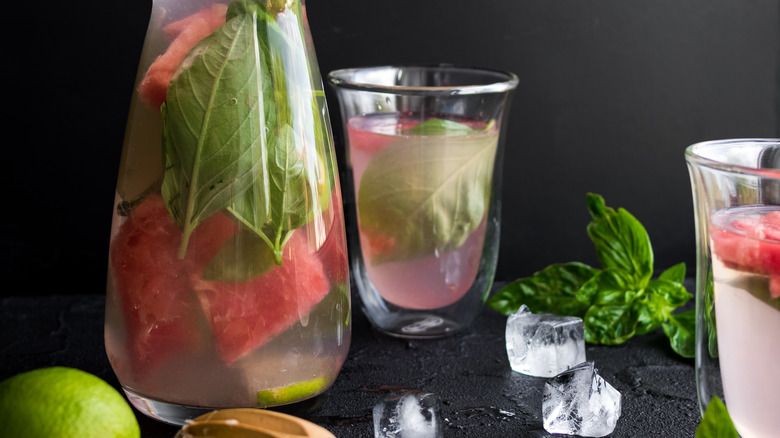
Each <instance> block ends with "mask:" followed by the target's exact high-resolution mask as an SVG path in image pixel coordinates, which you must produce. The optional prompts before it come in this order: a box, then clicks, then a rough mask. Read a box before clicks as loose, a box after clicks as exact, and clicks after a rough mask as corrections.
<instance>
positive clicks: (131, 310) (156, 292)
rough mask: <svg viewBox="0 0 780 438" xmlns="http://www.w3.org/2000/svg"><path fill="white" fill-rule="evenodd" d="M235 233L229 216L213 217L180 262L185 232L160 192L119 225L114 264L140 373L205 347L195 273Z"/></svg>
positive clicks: (197, 232) (113, 248) (134, 361)
mask: <svg viewBox="0 0 780 438" xmlns="http://www.w3.org/2000/svg"><path fill="white" fill-rule="evenodd" d="M236 231H237V226H236V225H235V224H234V223H233V222H232V221H231V220H230V219H229V218H228V217H227V216H225V215H224V214H215V215H213V216H212V217H210V218H209V219H207V220H206V221H204V222H203V223H202V224H201V225H200V226H199V227H198V228H196V230H195V231H194V233H193V237H192V239H193V240H194V241H195V242H196V244H195V245H190V246H189V247H188V252H187V257H186V258H185V259H184V260H181V259H179V258H178V251H179V245H180V243H181V230H180V229H179V227H178V226H177V225H176V223H175V222H174V221H173V220H172V219H171V217H170V216H169V214H168V211H167V209H166V208H165V204H164V203H163V200H162V198H161V197H160V196H159V195H152V196H149V197H148V198H147V199H145V200H144V201H143V202H142V203H141V204H139V205H138V206H137V207H136V208H135V209H133V210H132V212H131V213H130V215H129V217H128V219H127V220H126V221H125V222H124V223H123V224H122V226H121V227H120V228H119V231H118V232H117V235H116V236H115V237H114V239H113V240H112V241H111V248H110V256H111V268H112V274H113V279H114V283H115V285H116V288H117V292H118V294H119V298H120V302H121V306H122V312H123V317H124V321H125V329H126V332H127V342H128V346H127V348H128V351H129V352H130V355H131V359H132V368H133V370H134V372H135V373H137V374H141V375H143V374H144V373H148V372H150V371H151V370H153V369H154V368H156V367H157V366H158V365H159V364H160V363H162V362H163V361H165V360H166V359H167V358H169V357H171V356H175V355H176V354H180V353H182V352H186V351H192V350H194V349H198V348H200V347H201V346H202V344H203V343H204V340H203V335H202V333H201V330H200V328H199V326H200V325H199V323H198V321H199V320H200V318H201V316H200V308H199V306H198V302H197V300H196V299H195V297H194V294H193V293H192V286H191V284H190V281H189V276H190V272H191V271H192V270H193V269H194V268H195V267H198V268H200V266H202V265H203V266H205V265H204V264H203V263H204V262H203V261H202V260H203V259H205V260H208V259H210V258H211V257H213V255H214V254H215V253H216V251H217V250H218V249H219V247H220V246H221V245H222V244H223V243H224V242H225V241H226V240H227V239H229V238H230V237H231V236H232V235H233V234H235V233H236ZM200 269H202V268H200Z"/></svg>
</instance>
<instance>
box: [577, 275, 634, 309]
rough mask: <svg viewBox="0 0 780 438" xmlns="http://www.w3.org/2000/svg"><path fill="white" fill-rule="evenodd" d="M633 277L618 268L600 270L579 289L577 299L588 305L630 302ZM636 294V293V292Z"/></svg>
mask: <svg viewBox="0 0 780 438" xmlns="http://www.w3.org/2000/svg"><path fill="white" fill-rule="evenodd" d="M631 280H632V278H631V277H630V276H629V275H628V274H626V273H625V272H623V271H621V270H618V269H605V270H603V271H598V273H596V274H595V275H594V276H593V277H592V278H591V279H589V280H588V281H587V282H586V283H585V284H583V285H582V287H581V288H580V290H578V291H577V299H578V300H579V301H581V302H583V303H586V304H587V305H589V306H591V305H612V304H629V303H630V302H631V301H630V300H627V299H626V296H625V295H626V293H627V292H633V290H632V289H631ZM634 294H635V293H634Z"/></svg>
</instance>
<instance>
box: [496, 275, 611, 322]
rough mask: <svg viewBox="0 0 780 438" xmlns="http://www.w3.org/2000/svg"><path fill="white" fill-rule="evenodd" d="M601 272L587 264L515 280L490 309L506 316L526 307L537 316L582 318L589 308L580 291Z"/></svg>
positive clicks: (501, 292)
mask: <svg viewBox="0 0 780 438" xmlns="http://www.w3.org/2000/svg"><path fill="white" fill-rule="evenodd" d="M596 272H598V270H596V269H594V268H591V267H590V266H588V265H585V264H583V263H577V262H572V263H561V264H554V265H550V266H548V267H546V268H544V269H543V270H541V271H539V272H536V273H534V274H533V275H532V276H531V277H526V278H521V279H518V280H515V281H513V282H511V283H509V284H507V285H506V286H504V287H503V288H501V290H500V291H498V292H497V293H496V294H495V295H493V296H492V297H491V298H490V299H489V300H488V301H487V305H488V306H489V307H490V308H492V309H493V310H496V311H498V312H500V313H503V314H504V315H507V316H508V315H511V314H514V313H515V312H517V309H519V308H520V306H522V305H523V304H525V305H526V306H528V309H529V310H530V311H531V312H534V313H553V314H556V315H569V316H580V317H581V316H582V315H584V314H585V311H586V310H587V305H586V304H585V303H582V302H581V301H579V300H578V299H577V296H576V294H577V290H579V288H580V287H582V285H583V284H584V283H585V282H586V281H588V280H589V279H590V278H591V277H593V275H595V274H596Z"/></svg>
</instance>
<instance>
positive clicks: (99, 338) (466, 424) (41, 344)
mask: <svg viewBox="0 0 780 438" xmlns="http://www.w3.org/2000/svg"><path fill="white" fill-rule="evenodd" d="M104 303H105V300H104V297H103V296H102V295H75V296H45V297H7V298H3V299H2V300H0V312H1V314H2V316H1V317H0V328H1V329H0V379H5V378H7V377H10V376H11V375H13V374H16V373H18V372H22V371H27V370H31V369H34V368H38V367H44V366H53V365H62V366H72V367H76V368H80V369H83V370H85V371H89V372H92V373H94V374H96V375H98V376H99V377H101V378H103V379H105V380H107V381H108V382H109V383H111V384H113V385H114V386H116V387H117V388H119V383H118V381H117V380H116V377H115V376H114V374H113V372H112V371H111V368H110V366H109V364H108V360H107V358H106V355H105V350H104V349H103V314H104V310H103V306H104ZM356 304H357V302H356ZM353 314H354V318H353V321H354V326H353V342H352V347H351V350H350V354H349V356H348V358H347V361H346V363H345V364H344V367H343V369H342V372H341V374H340V375H339V377H338V379H337V380H336V383H335V385H334V386H333V387H332V388H331V389H330V390H329V391H328V392H327V393H326V394H325V395H323V396H321V397H319V398H318V399H316V400H313V401H310V402H308V403H304V404H303V405H302V406H300V407H296V410H295V411H292V413H295V414H296V415H299V416H301V417H305V418H309V419H311V420H312V421H315V422H317V423H319V424H321V425H323V426H325V427H326V428H328V429H329V430H331V431H332V432H333V433H334V434H335V435H336V436H337V437H339V438H348V437H370V436H372V434H373V426H372V420H371V411H372V408H373V405H374V404H375V403H376V402H377V401H378V400H380V399H381V398H383V397H384V396H385V395H386V394H387V393H388V392H389V391H393V390H398V389H403V388H408V389H416V390H423V391H427V392H433V393H436V394H438V395H439V396H440V397H441V400H442V402H443V406H442V414H443V417H444V424H445V428H444V433H445V436H446V437H452V438H455V437H510V436H511V437H519V438H523V437H536V438H538V437H552V436H553V435H550V434H548V433H546V432H545V431H544V430H543V428H542V423H541V397H542V387H543V383H544V379H539V378H532V377H528V376H524V375H521V374H518V373H514V372H512V371H511V370H510V368H509V362H508V360H507V358H506V350H505V346H504V323H505V318H504V317H503V316H501V315H499V314H497V313H495V312H493V311H492V310H490V309H488V308H485V309H484V310H483V312H482V313H481V314H480V316H479V317H478V319H477V321H476V323H475V324H474V326H473V327H472V328H471V329H470V330H468V331H466V332H463V333H461V334H458V335H454V336H452V337H449V338H445V339H440V340H432V341H406V340H400V339H395V338H391V337H387V336H384V335H382V334H380V333H378V332H375V331H374V330H372V329H371V327H370V326H369V323H368V322H367V320H366V319H365V317H364V316H363V315H362V313H361V311H360V309H359V308H358V307H357V306H356V307H355V309H354V312H353ZM587 358H588V360H592V361H595V363H596V367H597V368H598V369H599V373H600V374H601V375H602V376H603V377H604V378H605V379H606V380H607V381H608V382H609V383H610V384H612V385H613V386H614V387H615V388H616V389H617V390H618V391H620V392H621V393H622V394H623V414H622V416H621V418H620V420H619V421H618V425H617V428H616V429H615V431H614V433H613V434H612V435H611V436H612V437H632V438H642V437H692V436H693V434H694V430H695V428H696V425H697V424H698V421H699V414H698V410H697V406H696V394H695V382H694V368H693V360H689V359H683V358H680V357H679V356H676V355H675V353H674V352H672V350H671V349H670V348H669V346H668V342H667V341H666V338H665V337H664V335H663V333H662V332H660V331H656V332H653V333H651V334H649V335H645V336H642V337H638V338H634V339H632V340H629V341H628V342H626V343H625V344H623V345H620V346H611V347H605V346H588V348H587ZM288 412H289V410H288ZM138 419H139V422H140V424H141V431H142V437H143V438H158V437H159V438H163V437H168V438H172V437H173V436H174V435H175V433H176V431H177V428H176V427H174V426H169V425H165V424H162V423H158V422H156V421H154V420H151V419H149V418H146V417H145V416H144V415H142V414H138ZM555 436H556V437H557V436H561V435H555Z"/></svg>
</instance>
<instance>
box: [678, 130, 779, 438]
mask: <svg viewBox="0 0 780 438" xmlns="http://www.w3.org/2000/svg"><path fill="white" fill-rule="evenodd" d="M685 158H686V161H687V163H688V169H689V171H690V176H691V184H692V189H693V200H694V207H695V212H696V216H695V218H696V240H697V248H698V252H697V263H696V265H697V266H696V388H697V392H698V398H699V406H700V408H701V410H702V412H704V410H705V409H706V407H707V405H708V404H709V402H710V400H711V399H712V397H714V396H718V397H719V398H721V399H722V400H723V401H724V402H725V404H726V408H727V409H728V411H729V415H730V416H731V418H732V420H733V421H734V425H735V426H736V428H737V431H738V432H739V434H740V436H742V437H743V438H768V437H773V436H777V431H778V425H780V423H778V419H777V412H776V411H777V406H778V405H780V383H778V382H780V381H778V379H777V373H778V371H780V365H778V363H780V139H732V140H717V141H708V142H703V143H698V144H695V145H692V146H690V147H688V149H687V150H686V153H685Z"/></svg>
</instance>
